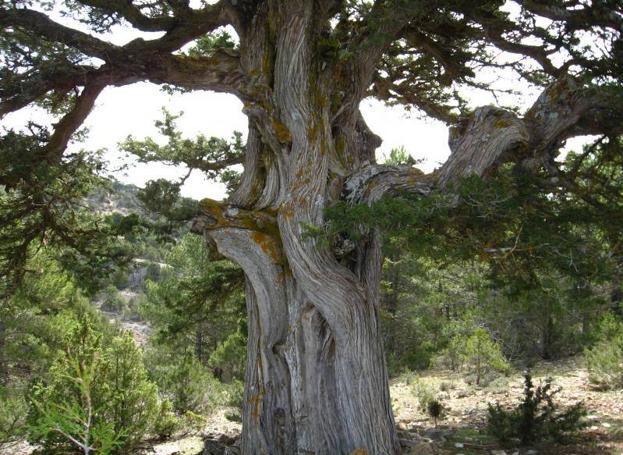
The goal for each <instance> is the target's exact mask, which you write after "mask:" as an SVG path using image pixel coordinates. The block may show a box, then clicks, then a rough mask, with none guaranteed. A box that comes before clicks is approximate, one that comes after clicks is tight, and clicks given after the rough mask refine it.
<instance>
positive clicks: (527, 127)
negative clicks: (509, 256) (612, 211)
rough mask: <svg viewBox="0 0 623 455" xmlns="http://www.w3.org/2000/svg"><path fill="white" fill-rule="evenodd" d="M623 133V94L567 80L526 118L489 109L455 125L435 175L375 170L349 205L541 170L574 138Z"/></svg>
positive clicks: (356, 184) (348, 190)
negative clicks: (496, 174)
mask: <svg viewBox="0 0 623 455" xmlns="http://www.w3.org/2000/svg"><path fill="white" fill-rule="evenodd" d="M622 133H623V93H622V92H621V90H620V89H615V88H613V87H609V86H585V85H582V84H581V83H580V82H579V81H577V80H576V79H573V78H570V77H565V78H562V79H560V80H558V81H556V82H555V83H554V84H552V85H550V86H549V87H547V88H546V89H545V90H544V91H543V93H542V94H541V96H540V97H539V99H538V100H537V101H536V102H535V104H534V105H533V106H532V107H531V108H530V109H529V110H528V111H527V112H526V114H525V116H524V117H523V118H520V117H518V116H516V115H515V114H513V113H511V112H509V111H506V110H504V109H500V108H496V107H492V106H486V107H481V108H479V109H477V110H476V111H474V113H473V114H472V115H470V116H469V117H467V118H464V119H462V120H461V121H460V122H458V123H457V124H455V125H454V126H453V127H452V129H451V131H450V136H449V143H450V149H451V150H452V154H451V155H450V157H449V158H448V160H447V161H446V162H445V163H444V164H443V166H442V167H441V168H440V169H438V170H436V171H435V172H433V173H432V174H428V175H424V174H423V173H421V172H420V171H418V170H416V169H413V168H407V167H398V168H396V167H387V166H379V165H373V166H368V167H366V168H363V169H361V170H360V171H358V172H357V173H356V174H353V175H352V176H350V177H349V179H348V180H347V181H346V184H345V186H344V194H345V198H346V200H347V201H349V202H352V203H355V202H367V203H370V202H373V201H375V200H378V199H379V198H380V197H381V196H382V195H384V194H386V193H388V192H397V191H408V192H415V193H418V194H421V195H426V194H428V193H429V192H430V191H431V190H432V189H433V188H434V187H437V188H439V189H442V190H444V189H450V187H451V186H452V184H454V183H457V182H458V181H459V180H460V179H461V178H464V177H468V176H470V175H476V176H481V177H486V176H487V175H489V174H491V173H492V172H493V171H494V170H495V169H497V168H498V166H499V165H501V164H502V163H504V162H509V161H512V162H516V163H518V164H519V165H520V166H522V167H524V168H525V169H527V170H532V171H534V170H536V169H538V168H540V167H542V166H548V165H549V163H550V162H551V161H552V160H553V159H554V157H555V156H556V155H557V154H558V151H559V149H560V147H561V146H562V144H563V143H564V141H565V140H566V139H568V138H570V137H573V136H581V135H588V134H607V135H610V136H615V135H619V134H622Z"/></svg>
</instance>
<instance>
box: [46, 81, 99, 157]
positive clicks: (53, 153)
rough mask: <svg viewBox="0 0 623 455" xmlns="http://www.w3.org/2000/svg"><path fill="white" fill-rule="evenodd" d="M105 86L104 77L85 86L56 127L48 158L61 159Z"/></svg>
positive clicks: (49, 146) (49, 144) (48, 150)
mask: <svg viewBox="0 0 623 455" xmlns="http://www.w3.org/2000/svg"><path fill="white" fill-rule="evenodd" d="M105 87H106V81H104V80H102V79H95V80H93V81H92V82H90V83H89V84H87V85H86V86H85V87H84V90H83V91H82V93H81V94H80V96H79V97H78V99H77V100H76V104H75V106H74V108H73V109H72V110H71V111H70V112H69V113H67V114H66V115H65V116H64V117H63V118H62V119H61V120H60V122H58V123H57V124H56V126H55V128H54V133H53V134H52V136H51V137H50V140H49V142H48V145H47V146H46V151H47V159H48V160H50V161H52V162H57V161H59V160H60V159H61V156H62V155H63V152H64V151H65V148H66V147H67V144H68V143H69V139H70V138H71V136H72V135H73V134H74V133H75V132H76V130H77V129H78V128H80V125H82V122H84V120H85V119H86V118H87V116H88V115H89V113H90V112H91V109H92V108H93V105H94V104H95V100H96V99H97V97H98V95H99V94H100V93H101V92H102V90H104V88H105Z"/></svg>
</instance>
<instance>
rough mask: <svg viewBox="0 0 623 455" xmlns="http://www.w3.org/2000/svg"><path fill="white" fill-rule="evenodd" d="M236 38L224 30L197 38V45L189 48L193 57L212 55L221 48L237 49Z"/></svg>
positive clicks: (189, 53)
mask: <svg viewBox="0 0 623 455" xmlns="http://www.w3.org/2000/svg"><path fill="white" fill-rule="evenodd" d="M236 46H237V45H236V42H235V41H234V38H233V37H232V36H231V35H230V34H229V33H227V32H226V31H224V30H221V31H218V32H216V33H208V34H206V35H203V36H202V37H201V38H199V39H198V40H197V42H196V43H195V45H194V46H193V47H191V48H190V49H189V50H188V55H189V56H191V57H211V56H213V55H214V54H215V53H216V52H218V51H219V50H234V49H236Z"/></svg>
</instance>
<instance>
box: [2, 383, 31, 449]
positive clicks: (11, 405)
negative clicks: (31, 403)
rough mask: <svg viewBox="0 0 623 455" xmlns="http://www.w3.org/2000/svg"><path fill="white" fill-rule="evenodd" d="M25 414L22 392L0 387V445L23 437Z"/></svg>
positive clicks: (25, 403)
mask: <svg viewBox="0 0 623 455" xmlns="http://www.w3.org/2000/svg"><path fill="white" fill-rule="evenodd" d="M27 412H28V404H27V402H26V399H25V397H24V395H23V391H22V390H19V389H18V388H16V387H4V386H0V443H3V442H6V441H10V440H11V439H14V438H17V437H20V436H22V435H23V433H24V425H25V423H26V415H27Z"/></svg>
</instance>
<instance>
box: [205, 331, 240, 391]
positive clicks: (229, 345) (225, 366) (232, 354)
mask: <svg viewBox="0 0 623 455" xmlns="http://www.w3.org/2000/svg"><path fill="white" fill-rule="evenodd" d="M246 354H247V337H246V335H245V334H244V333H243V332H242V331H241V330H238V331H236V332H234V333H232V334H231V335H229V336H228V337H227V338H225V340H223V342H222V343H220V344H219V345H218V346H217V347H216V349H215V350H214V351H213V352H212V354H211V355H210V359H209V360H208V363H209V365H210V366H212V367H218V368H220V369H221V371H222V372H223V376H224V377H225V378H227V379H232V378H235V379H243V378H244V370H245V362H246Z"/></svg>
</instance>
